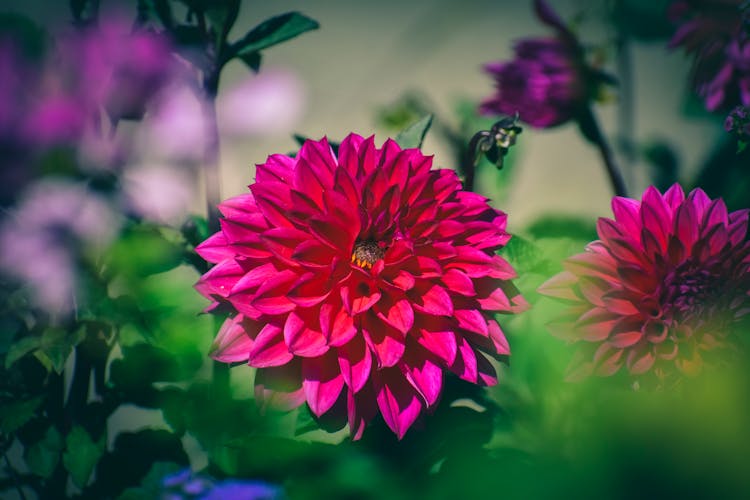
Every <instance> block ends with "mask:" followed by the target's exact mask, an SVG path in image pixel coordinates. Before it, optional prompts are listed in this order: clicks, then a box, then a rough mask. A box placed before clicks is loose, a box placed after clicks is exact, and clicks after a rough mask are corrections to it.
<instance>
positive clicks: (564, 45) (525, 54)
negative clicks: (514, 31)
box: [479, 0, 592, 128]
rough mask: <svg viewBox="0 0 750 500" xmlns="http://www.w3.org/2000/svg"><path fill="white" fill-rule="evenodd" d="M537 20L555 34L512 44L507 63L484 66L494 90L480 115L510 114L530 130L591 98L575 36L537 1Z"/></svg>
mask: <svg viewBox="0 0 750 500" xmlns="http://www.w3.org/2000/svg"><path fill="white" fill-rule="evenodd" d="M535 8H536V11H537V16H538V17H539V18H540V20H541V21H542V22H544V23H545V24H547V25H548V26H551V27H552V28H554V29H555V30H556V32H557V33H556V36H554V37H546V38H525V39H522V40H519V41H518V42H516V44H515V46H514V47H513V50H514V52H515V58H514V59H513V60H511V61H501V62H494V63H489V64H486V65H485V66H484V69H485V71H486V72H487V73H489V74H490V75H491V76H492V77H493V78H494V79H495V86H496V91H495V94H494V95H492V96H491V97H489V98H487V99H485V100H484V101H483V102H482V103H481V105H480V108H479V110H480V112H481V113H482V114H485V115H498V114H503V115H514V114H515V113H516V112H518V113H519V115H520V118H521V120H523V121H524V122H526V123H528V124H529V125H531V126H533V127H539V128H547V127H553V126H555V125H560V124H562V123H565V122H567V121H569V120H571V119H574V118H575V116H576V115H577V114H578V113H579V111H580V110H581V108H582V107H583V106H585V105H586V102H587V101H588V99H589V96H590V95H591V94H592V89H591V85H590V83H589V82H588V79H589V78H588V75H587V73H588V68H587V67H586V65H585V62H584V59H583V50H582V48H581V46H580V44H579V43H578V41H577V40H576V38H575V36H574V35H573V34H572V33H571V32H570V31H569V30H568V29H567V28H566V27H565V25H564V24H563V22H562V21H561V20H560V18H559V17H558V16H557V15H556V14H555V13H554V11H552V9H551V8H550V7H549V6H548V5H547V4H546V3H544V2H543V1H541V0H537V1H536V2H535Z"/></svg>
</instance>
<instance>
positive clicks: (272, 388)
mask: <svg viewBox="0 0 750 500" xmlns="http://www.w3.org/2000/svg"><path fill="white" fill-rule="evenodd" d="M301 366H302V365H301V363H300V362H299V361H297V360H292V361H291V362H290V363H287V364H285V365H282V366H276V367H270V368H260V369H258V370H257V372H256V374H255V399H256V401H257V402H258V403H259V404H260V405H261V408H263V409H267V408H273V409H274V410H279V411H290V410H293V409H295V408H297V407H298V406H300V405H301V404H302V403H304V402H305V391H304V390H303V389H302V372H301Z"/></svg>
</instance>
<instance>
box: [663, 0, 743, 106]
mask: <svg viewBox="0 0 750 500" xmlns="http://www.w3.org/2000/svg"><path fill="white" fill-rule="evenodd" d="M741 5H742V0H687V1H686V0H681V1H676V2H674V3H673V4H672V6H671V14H672V18H673V19H674V20H675V22H677V23H678V25H679V26H678V28H677V31H675V34H674V35H673V36H672V40H670V42H669V45H670V47H673V48H674V47H680V46H681V47H684V49H685V51H686V52H687V53H688V54H693V55H694V56H695V61H694V63H693V69H692V78H693V84H694V86H695V89H696V91H697V92H698V95H700V96H701V98H703V100H704V102H705V105H706V109H708V110H709V111H714V110H717V109H720V108H725V109H727V108H730V107H732V106H735V105H738V104H742V105H745V106H750V40H749V39H748V34H747V32H746V30H745V29H743V17H742V15H741V8H742V7H741Z"/></svg>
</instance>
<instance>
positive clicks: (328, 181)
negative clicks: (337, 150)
mask: <svg viewBox="0 0 750 500" xmlns="http://www.w3.org/2000/svg"><path fill="white" fill-rule="evenodd" d="M299 158H300V160H305V163H307V164H308V165H310V167H311V168H312V172H311V173H312V174H313V175H314V176H315V179H316V182H318V183H319V184H320V185H321V186H322V187H324V188H325V189H330V188H332V187H333V172H334V171H335V170H337V168H336V167H337V166H338V164H337V161H336V157H335V155H334V153H333V149H331V146H330V144H329V143H328V138H327V137H323V138H322V139H321V140H320V141H305V142H304V144H302V146H301V147H300V150H299ZM299 164H300V162H297V168H299ZM295 174H296V170H295Z"/></svg>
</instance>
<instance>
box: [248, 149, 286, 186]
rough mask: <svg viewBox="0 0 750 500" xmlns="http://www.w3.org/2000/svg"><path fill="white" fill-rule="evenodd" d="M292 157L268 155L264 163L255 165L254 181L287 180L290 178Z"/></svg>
mask: <svg viewBox="0 0 750 500" xmlns="http://www.w3.org/2000/svg"><path fill="white" fill-rule="evenodd" d="M294 164H295V162H294V158H291V157H289V156H287V155H280V154H273V155H270V156H269V157H268V158H267V159H266V162H265V163H261V164H258V165H256V166H255V182H259V183H266V182H288V181H289V180H290V179H292V175H293V169H294Z"/></svg>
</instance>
